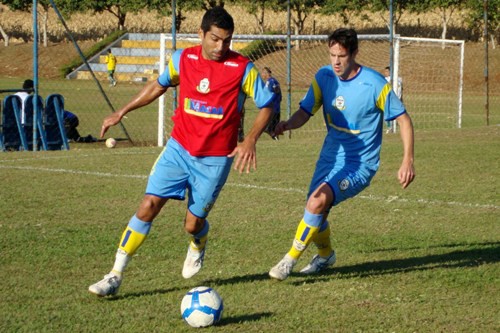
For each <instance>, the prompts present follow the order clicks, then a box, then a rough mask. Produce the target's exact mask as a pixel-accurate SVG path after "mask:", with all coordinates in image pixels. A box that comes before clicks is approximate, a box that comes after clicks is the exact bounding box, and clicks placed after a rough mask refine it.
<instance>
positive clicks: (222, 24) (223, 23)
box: [201, 6, 234, 33]
mask: <svg viewBox="0 0 500 333" xmlns="http://www.w3.org/2000/svg"><path fill="white" fill-rule="evenodd" d="M213 25H215V26H216V27H217V28H220V29H224V30H227V31H230V32H231V33H233V31H234V21H233V17H232V16H231V15H230V14H229V13H228V12H227V11H226V10H225V9H224V8H222V7H220V6H215V7H213V8H210V9H209V10H207V11H206V12H205V15H203V19H202V20H201V30H203V32H204V33H205V32H207V31H210V28H211V27H212V26H213Z"/></svg>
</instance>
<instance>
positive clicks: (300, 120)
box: [274, 109, 311, 135]
mask: <svg viewBox="0 0 500 333" xmlns="http://www.w3.org/2000/svg"><path fill="white" fill-rule="evenodd" d="M309 118H311V115H310V114H309V113H307V112H306V111H304V110H302V109H298V110H297V111H295V113H294V114H293V115H292V116H291V117H290V119H288V120H286V121H280V122H279V123H278V125H276V128H275V129H274V134H275V135H282V134H283V132H285V131H291V130H293V129H296V128H299V127H302V126H303V125H304V124H305V123H307V122H308V121H309Z"/></svg>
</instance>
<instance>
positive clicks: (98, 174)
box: [0, 165, 500, 209]
mask: <svg viewBox="0 0 500 333" xmlns="http://www.w3.org/2000/svg"><path fill="white" fill-rule="evenodd" d="M0 169H11V170H27V171H42V172H56V173H67V174H74V175H88V176H96V177H114V178H135V179H146V178H147V177H148V176H147V175H126V174H116V173H111V172H96V171H80V170H73V169H59V168H41V167H29V166H14V165H0ZM226 185H227V186H234V187H242V188H252V189H257V190H264V191H276V192H295V193H301V194H304V195H305V194H306V191H305V190H303V189H299V188H283V187H268V186H260V185H252V184H240V183H231V182H228V183H226ZM356 198H360V199H364V200H372V201H385V202H387V203H391V202H400V203H420V204H428V205H446V206H457V207H465V208H480V209H483V208H486V209H500V206H497V205H492V204H474V203H467V202H457V201H440V200H428V199H405V198H400V197H398V196H387V197H384V196H376V195H358V196H356Z"/></svg>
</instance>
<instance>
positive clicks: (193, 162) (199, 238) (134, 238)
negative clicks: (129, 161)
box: [89, 7, 274, 296]
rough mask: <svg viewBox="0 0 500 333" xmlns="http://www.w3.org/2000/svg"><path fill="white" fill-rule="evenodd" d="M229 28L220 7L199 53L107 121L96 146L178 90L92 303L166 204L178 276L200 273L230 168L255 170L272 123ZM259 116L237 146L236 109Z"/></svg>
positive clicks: (261, 86) (206, 20) (194, 50)
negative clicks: (177, 215)
mask: <svg viewBox="0 0 500 333" xmlns="http://www.w3.org/2000/svg"><path fill="white" fill-rule="evenodd" d="M233 31H234V22H233V18H232V17H231V15H230V14H229V13H228V12H227V11H226V10H225V9H223V8H221V7H214V8H211V9H209V10H208V11H207V12H206V13H205V14H204V16H203V19H202V22H201V27H200V30H199V36H200V39H201V45H198V46H194V47H190V48H186V49H183V50H178V51H176V52H175V53H174V54H173V55H172V57H171V59H170V60H169V63H168V67H167V69H166V70H165V72H164V73H162V74H161V75H160V77H159V78H158V79H157V80H156V81H153V82H151V83H149V84H147V85H146V86H145V87H144V89H142V91H141V92H139V94H137V96H135V97H134V98H132V100H131V101H130V102H129V103H128V104H126V105H125V106H124V107H123V108H121V109H120V110H118V111H117V112H115V113H113V114H111V115H110V116H108V117H106V118H105V119H104V121H103V124H102V129H101V138H102V137H103V136H104V134H105V133H106V131H107V130H108V129H109V128H110V127H111V126H114V125H116V124H118V123H119V122H120V120H121V119H122V118H123V116H125V115H126V114H127V113H128V112H130V111H132V110H135V109H137V108H140V107H142V106H145V105H147V104H149V103H151V102H153V101H154V100H156V99H157V98H158V97H159V96H161V95H162V94H163V93H165V91H166V90H167V89H168V88H169V87H174V86H179V101H180V103H179V107H178V108H177V109H176V111H175V113H174V116H173V117H172V121H173V123H174V126H173V129H172V133H171V138H170V139H169V140H168V142H167V145H166V147H165V149H164V150H163V152H162V153H161V154H160V156H159V157H158V159H157V160H156V163H155V164H154V166H153V168H152V170H151V174H150V176H149V179H148V184H147V187H146V193H145V195H144V198H143V199H142V202H141V204H140V206H139V209H138V210H137V211H136V213H135V214H134V216H132V218H131V219H130V221H129V223H128V225H127V227H126V229H125V231H124V232H123V235H122V237H121V240H120V243H119V247H118V251H117V253H116V258H115V263H114V266H113V268H112V270H111V271H110V272H109V273H108V274H106V275H105V276H104V279H102V280H101V281H99V282H97V283H95V284H93V285H91V286H90V287H89V291H90V292H91V293H94V294H96V295H98V296H108V295H115V294H116V293H117V292H118V288H119V287H120V284H121V282H122V278H123V271H124V270H125V268H126V266H127V264H128V262H129V261H130V259H131V258H132V256H133V255H134V253H135V252H136V251H137V249H138V248H139V247H140V246H141V244H142V243H143V242H144V240H145V238H146V236H147V235H148V233H149V231H150V229H151V225H152V222H153V220H154V218H155V217H156V216H157V215H158V213H159V212H160V210H161V209H162V207H163V206H164V205H165V203H166V202H167V201H168V200H169V199H174V200H184V199H185V197H186V190H188V191H187V198H188V200H187V210H186V217H185V219H184V228H185V230H186V231H187V232H188V233H189V234H190V235H191V240H190V243H189V247H188V251H187V256H186V260H185V261H184V266H183V269H182V276H183V277H184V278H190V277H192V276H193V275H195V274H196V273H198V271H199V270H200V269H201V267H202V265H203V259H204V256H205V246H206V243H207V236H208V232H209V223H208V221H207V216H208V213H209V212H210V210H211V208H212V207H213V205H214V204H215V201H216V199H217V197H218V195H219V193H220V191H221V189H222V187H223V186H224V183H225V182H226V179H227V177H228V174H229V171H230V169H231V165H232V163H233V160H234V159H235V165H234V168H235V169H236V170H239V172H240V173H241V172H246V173H248V172H250V169H252V168H253V169H256V166H257V163H256V162H257V160H256V149H255V145H256V142H257V139H258V138H259V136H260V135H261V134H262V132H263V131H264V129H265V127H266V125H267V123H268V122H269V119H270V118H271V115H272V108H271V106H270V104H271V102H272V100H273V98H274V93H273V92H271V91H270V90H269V89H266V88H265V83H264V82H263V80H262V79H261V77H260V75H259V72H258V70H257V69H256V68H255V67H254V65H253V63H252V62H251V61H250V60H249V59H248V58H246V57H244V56H242V55H240V54H239V53H237V52H233V51H231V50H230V48H229V46H230V44H231V39H232V34H233ZM247 96H248V97H252V98H253V100H254V102H255V104H256V106H257V107H258V108H259V109H260V111H259V113H258V115H257V117H256V119H255V121H254V124H253V126H252V128H251V130H250V131H249V132H248V134H247V136H246V137H245V139H244V141H243V142H242V143H241V144H238V143H237V141H238V127H239V123H240V115H241V109H242V107H243V103H244V101H245V98H246V97H247Z"/></svg>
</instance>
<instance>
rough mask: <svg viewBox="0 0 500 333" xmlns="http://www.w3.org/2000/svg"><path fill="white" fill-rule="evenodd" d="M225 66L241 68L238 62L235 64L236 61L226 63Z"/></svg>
mask: <svg viewBox="0 0 500 333" xmlns="http://www.w3.org/2000/svg"><path fill="white" fill-rule="evenodd" d="M224 65H225V66H231V67H239V65H238V64H237V63H236V62H234V61H225V62H224Z"/></svg>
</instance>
